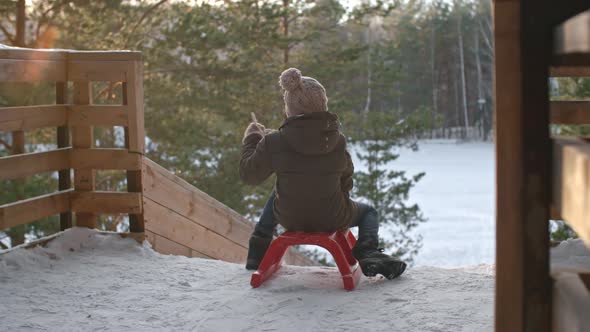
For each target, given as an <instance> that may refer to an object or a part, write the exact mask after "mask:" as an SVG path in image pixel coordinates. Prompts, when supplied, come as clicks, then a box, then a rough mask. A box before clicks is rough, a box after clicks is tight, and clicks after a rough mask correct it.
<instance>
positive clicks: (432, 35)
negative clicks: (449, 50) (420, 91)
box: [430, 26, 438, 138]
mask: <svg viewBox="0 0 590 332" xmlns="http://www.w3.org/2000/svg"><path fill="white" fill-rule="evenodd" d="M435 47H436V39H435V30H434V26H432V28H431V31H430V75H431V80H432V126H431V127H432V128H430V130H431V132H433V131H434V126H435V124H436V114H437V111H438V110H437V92H438V91H437V88H436V68H435V67H436V64H435V56H434V55H435ZM432 135H434V134H431V136H432ZM431 138H432V137H431Z"/></svg>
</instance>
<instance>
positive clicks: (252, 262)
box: [246, 232, 272, 270]
mask: <svg viewBox="0 0 590 332" xmlns="http://www.w3.org/2000/svg"><path fill="white" fill-rule="evenodd" d="M271 242H272V236H270V237H268V236H264V235H262V234H257V232H254V233H253V234H252V236H251V237H250V242H249V246H248V259H247V260H246V270H258V265H260V262H262V259H263V258H264V254H266V250H268V247H269V246H270V243H271Z"/></svg>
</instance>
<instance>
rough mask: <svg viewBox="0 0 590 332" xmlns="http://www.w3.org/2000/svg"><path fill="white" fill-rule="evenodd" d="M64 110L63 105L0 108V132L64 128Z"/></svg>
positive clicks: (65, 122)
mask: <svg viewBox="0 0 590 332" xmlns="http://www.w3.org/2000/svg"><path fill="white" fill-rule="evenodd" d="M66 108H67V107H66V106H65V105H40V106H17V107H0V131H16V130H31V129H37V128H45V127H59V126H65V125H66V124H67V111H66Z"/></svg>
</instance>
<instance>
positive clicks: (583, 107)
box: [550, 100, 590, 125]
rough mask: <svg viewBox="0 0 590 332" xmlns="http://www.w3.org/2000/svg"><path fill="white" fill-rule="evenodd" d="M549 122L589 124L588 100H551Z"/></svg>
mask: <svg viewBox="0 0 590 332" xmlns="http://www.w3.org/2000/svg"><path fill="white" fill-rule="evenodd" d="M550 107H551V123H554V124H570V125H582V124H590V101H587V100H584V101H580V100H577V101H552V102H551V106H550Z"/></svg>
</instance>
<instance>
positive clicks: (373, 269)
mask: <svg viewBox="0 0 590 332" xmlns="http://www.w3.org/2000/svg"><path fill="white" fill-rule="evenodd" d="M352 255H353V256H354V258H356V260H358V262H359V265H360V266H361V270H362V271H363V274H364V275H366V276H367V277H374V276H376V275H377V274H381V275H383V276H384V277H385V278H387V279H394V278H397V277H399V276H400V275H401V274H402V273H404V271H405V270H406V263H404V262H402V261H400V260H399V259H397V258H395V257H392V256H389V255H386V254H384V253H383V249H378V248H377V245H376V244H375V243H374V242H362V243H361V242H359V243H357V244H356V245H355V246H354V248H352Z"/></svg>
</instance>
